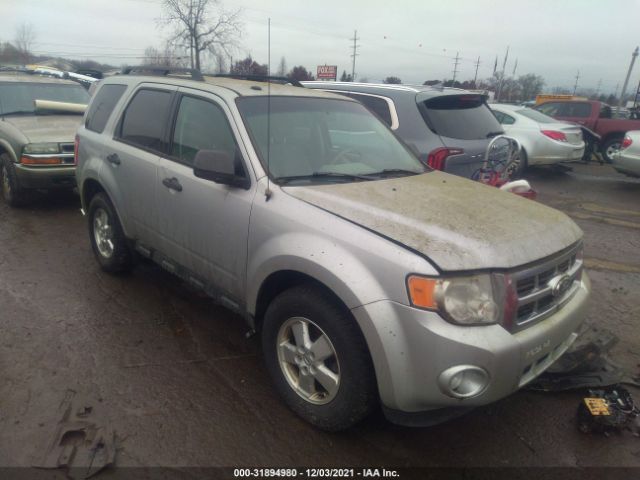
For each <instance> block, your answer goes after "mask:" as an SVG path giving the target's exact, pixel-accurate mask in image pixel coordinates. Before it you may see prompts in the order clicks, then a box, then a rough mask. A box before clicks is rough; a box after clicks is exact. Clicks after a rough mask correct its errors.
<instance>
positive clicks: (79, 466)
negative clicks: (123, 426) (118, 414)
mask: <svg viewBox="0 0 640 480" xmlns="http://www.w3.org/2000/svg"><path fill="white" fill-rule="evenodd" d="M75 395H76V392H74V391H72V390H69V391H67V395H66V396H65V399H64V400H63V402H62V403H61V405H60V408H59V412H60V413H61V415H62V416H61V419H60V421H59V422H58V425H57V427H56V430H55V433H54V436H53V440H52V442H51V443H50V445H49V447H48V448H47V451H46V453H45V456H44V459H43V460H42V462H41V463H40V464H39V465H35V467H36V468H46V469H58V468H61V469H64V470H65V471H66V474H67V476H68V477H70V478H73V479H86V478H89V477H92V476H94V475H95V474H96V473H98V472H99V471H101V470H102V469H104V468H106V467H107V466H110V465H113V464H114V462H115V455H116V446H115V440H116V439H115V433H114V432H113V430H112V429H111V428H110V427H109V426H108V425H100V424H99V423H98V421H97V419H96V414H95V412H94V409H93V407H92V406H90V405H88V404H87V402H86V401H83V400H82V399H76V398H75Z"/></svg>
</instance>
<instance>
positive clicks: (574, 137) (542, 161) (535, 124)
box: [490, 104, 585, 174]
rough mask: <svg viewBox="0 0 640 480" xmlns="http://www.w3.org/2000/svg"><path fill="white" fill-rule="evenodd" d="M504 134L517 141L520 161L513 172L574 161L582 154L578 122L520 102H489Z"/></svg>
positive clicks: (581, 139) (582, 143) (582, 142)
mask: <svg viewBox="0 0 640 480" xmlns="http://www.w3.org/2000/svg"><path fill="white" fill-rule="evenodd" d="M490 107H491V110H493V114H494V115H495V116H496V118H497V119H498V121H499V122H500V124H501V125H502V128H503V129H504V131H505V133H506V134H507V135H509V136H511V137H513V138H515V139H516V140H518V142H520V145H521V147H522V162H521V163H520V167H519V169H518V172H517V174H520V173H522V172H523V171H524V170H525V169H526V168H527V166H530V165H554V164H557V163H560V162H575V161H578V160H580V159H581V158H582V155H583V154H584V147H585V144H584V139H583V138H582V130H581V129H580V127H579V126H578V125H574V124H571V123H566V122H561V121H559V120H556V119H555V118H552V117H549V116H547V115H545V114H543V113H540V112H538V111H536V110H533V109H531V108H527V107H523V106H520V105H504V104H493V105H490Z"/></svg>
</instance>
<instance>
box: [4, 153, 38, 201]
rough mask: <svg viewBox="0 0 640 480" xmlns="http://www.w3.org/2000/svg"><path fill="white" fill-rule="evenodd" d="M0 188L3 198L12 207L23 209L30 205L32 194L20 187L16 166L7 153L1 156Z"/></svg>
mask: <svg viewBox="0 0 640 480" xmlns="http://www.w3.org/2000/svg"><path fill="white" fill-rule="evenodd" d="M0 187H1V189H2V198H4V201H5V202H6V203H7V205H9V206H10V207H22V206H24V205H26V204H27V203H29V200H30V198H31V196H30V195H29V193H31V192H29V191H28V190H25V189H24V188H22V187H20V184H19V182H18V177H17V176H16V168H15V165H14V163H13V161H12V160H11V157H10V156H9V155H8V154H6V153H3V154H2V155H0Z"/></svg>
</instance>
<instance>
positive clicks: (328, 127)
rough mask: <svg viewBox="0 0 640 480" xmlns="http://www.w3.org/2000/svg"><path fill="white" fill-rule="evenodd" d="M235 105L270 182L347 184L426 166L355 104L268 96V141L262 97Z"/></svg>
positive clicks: (417, 171)
mask: <svg viewBox="0 0 640 480" xmlns="http://www.w3.org/2000/svg"><path fill="white" fill-rule="evenodd" d="M237 104H238V109H239V110H240V113H241V114H242V117H243V118H244V121H245V124H246V125H247V127H248V130H249V132H250V134H251V136H252V138H253V142H254V145H255V147H256V150H257V151H258V155H259V156H260V160H261V161H262V164H263V166H264V167H265V169H267V170H268V171H269V172H270V175H271V176H272V177H273V178H274V179H275V180H278V179H280V180H286V179H289V180H296V181H307V182H309V181H313V182H348V181H362V180H373V179H376V178H382V177H383V176H388V175H403V174H404V175H412V174H418V173H422V172H424V171H425V170H426V167H424V166H423V165H422V164H421V163H420V162H419V160H418V159H416V157H415V156H414V155H413V154H411V153H410V152H409V151H408V150H407V149H406V148H405V146H404V145H403V144H402V143H401V142H400V141H399V140H398V139H397V138H396V137H395V136H394V135H393V133H391V132H390V131H389V129H388V127H387V126H386V125H385V124H384V123H382V122H381V121H380V120H378V119H377V118H376V117H375V116H374V115H372V114H371V113H370V112H369V111H368V110H367V109H366V108H365V107H363V106H362V105H360V104H359V103H356V102H352V101H346V100H338V99H335V100H334V99H327V98H305V97H271V107H270V108H271V121H270V126H269V127H268V129H269V141H267V135H268V133H267V97H244V98H240V99H238V101H237ZM267 145H269V146H270V148H269V152H268V154H269V162H268V163H269V165H268V166H267ZM376 175H377V177H376ZM307 177H308V178H307Z"/></svg>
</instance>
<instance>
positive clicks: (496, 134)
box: [486, 131, 504, 138]
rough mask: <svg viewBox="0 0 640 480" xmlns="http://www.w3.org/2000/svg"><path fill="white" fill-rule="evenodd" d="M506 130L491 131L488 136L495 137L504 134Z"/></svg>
mask: <svg viewBox="0 0 640 480" xmlns="http://www.w3.org/2000/svg"><path fill="white" fill-rule="evenodd" d="M503 133H504V132H502V131H500V132H489V133H487V136H486V137H487V138H493V137H497V136H498V135H502V134H503Z"/></svg>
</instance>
